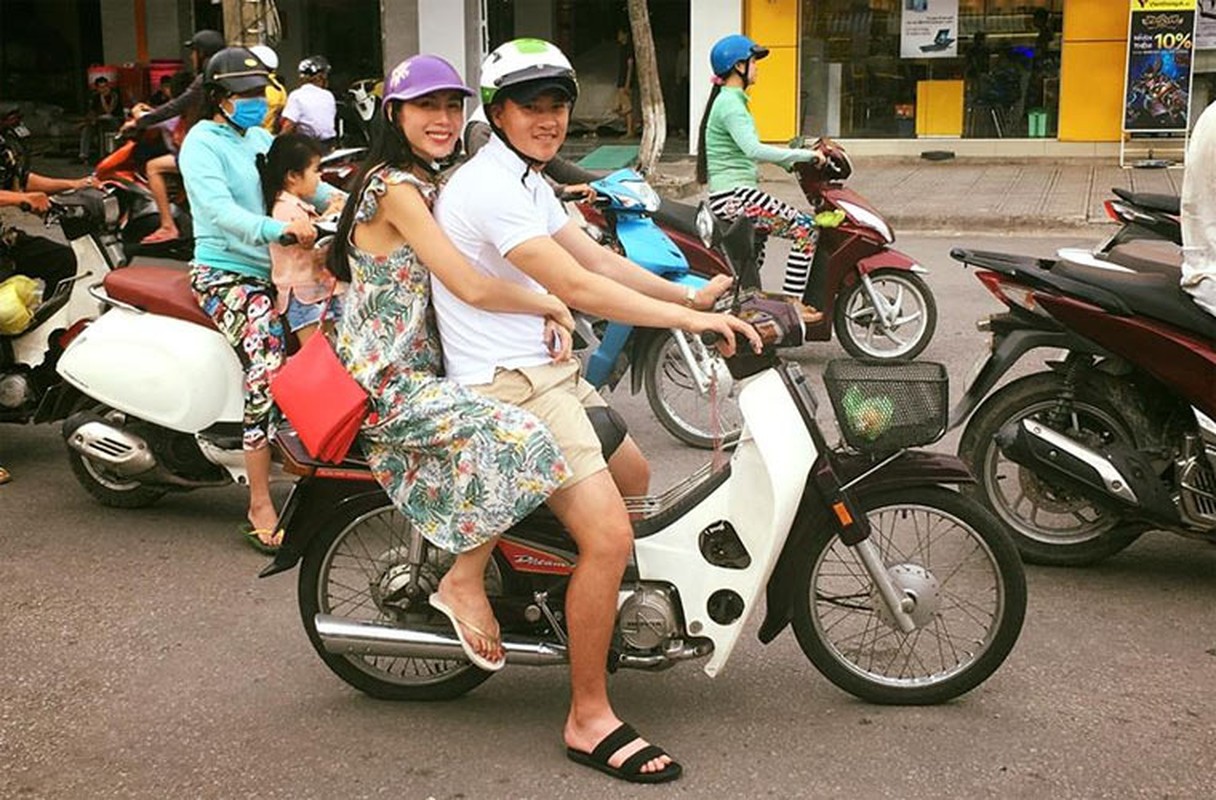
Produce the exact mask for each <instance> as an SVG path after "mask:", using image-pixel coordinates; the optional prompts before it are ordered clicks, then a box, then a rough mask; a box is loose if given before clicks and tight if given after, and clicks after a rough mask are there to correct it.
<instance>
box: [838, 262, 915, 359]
mask: <svg viewBox="0 0 1216 800" xmlns="http://www.w3.org/2000/svg"><path fill="white" fill-rule="evenodd" d="M870 279H871V280H872V281H884V280H890V281H896V282H899V283H902V284H904V285H905V286H906V287H908V288H909V289H910V290H912V291H914V292H916V294H918V295H919V296H920V299H921V305H922V307H923V310H924V314H925V321H924V327H923V328H922V329H921V331H920V333H919V335H918V336H917V338H916V340H915V341H913V342H912V344H911V346H909V347H907V348H902V349H895V350H892V351H886V350H877V349H873V348H867V347H866V346H865V345H864V344H863V343H861V342H859V341H858V340H857V338H856V337H855V335H854V331H853V330H852V329H851V328H850V326H849V325H850V319H849V308H850V306H852V305H853V304H854V302H855V299H854V298H858V297H860V298H861V299H862V301H863V302H864V303H865V304H866V305H869V304H870V303H869V298H868V297H866V296H865V287H864V286H863V285H862V283H861V281H860V280H859V281H857V282H855V283H854V284H853V285H852V286H849V287H848V288H846V289H845V290H844V291H842V292H841V293H840V294H839V295H838V296H837V297H836V305H835V307H834V308H833V311H832V327H833V328H834V329H835V333H836V339H837V341H839V342H840V346H841V347H843V348H844V349H845V352H846V353H848V354H849V355H851V356H852V357H853V358H864V359H879V360H888V359H889V360H901V361H902V360H905V359H912V358H916V357H917V356H918V355H920V354H921V353H922V352H923V351H924V349H925V348H926V347H928V346H929V342H930V341H932V340H933V334H934V332H935V331H936V330H937V301H936V300H935V299H934V297H933V292H932V291H930V289H929V285H928V284H927V283H925V281H924V279H923V278H921V276H920V275H917V274H916V273H914V272H909V271H907V270H902V269H879V270H875V271H874V272H872V273H870Z"/></svg>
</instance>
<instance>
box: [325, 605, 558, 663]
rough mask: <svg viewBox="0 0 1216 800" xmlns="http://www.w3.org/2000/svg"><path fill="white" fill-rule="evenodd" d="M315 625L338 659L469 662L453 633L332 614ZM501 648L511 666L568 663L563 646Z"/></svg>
mask: <svg viewBox="0 0 1216 800" xmlns="http://www.w3.org/2000/svg"><path fill="white" fill-rule="evenodd" d="M314 621H315V624H316V628H317V636H318V637H320V639H321V643H322V644H323V645H324V646H325V650H326V651H327V652H330V653H334V654H335V655H351V656H387V657H390V658H441V659H450V660H453V661H464V660H466V659H465V655H464V650H463V649H462V648H461V647H460V640H459V639H457V638H456V633H455V632H454V631H448V630H419V629H417V628H394V627H390V626H388V625H380V624H376V623H374V622H358V621H356V620H351V619H346V618H344V617H335V616H332V615H330V614H317V616H316V618H315V620H314ZM502 647H503V650H504V651H506V654H507V663H508V664H521V665H524V666H529V667H546V666H552V665H555V664H565V663H566V662H567V661H568V658H567V656H566V648H565V647H564V646H563V645H559V644H555V643H553V642H546V641H542V640H540V639H535V638H530V637H520V636H511V637H505V636H504V637H503V640H502Z"/></svg>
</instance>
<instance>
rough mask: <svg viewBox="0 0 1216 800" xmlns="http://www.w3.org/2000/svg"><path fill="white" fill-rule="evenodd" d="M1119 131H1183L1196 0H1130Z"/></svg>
mask: <svg viewBox="0 0 1216 800" xmlns="http://www.w3.org/2000/svg"><path fill="white" fill-rule="evenodd" d="M1128 24H1129V28H1128V37H1127V80H1126V84H1125V86H1126V87H1127V88H1126V91H1125V92H1124V104H1123V107H1124V111H1123V130H1124V131H1125V132H1129V133H1166V132H1170V131H1176V132H1180V133H1181V132H1185V131H1186V123H1187V116H1188V114H1189V112H1190V107H1191V55H1192V52H1193V44H1194V39H1193V37H1194V34H1195V0H1131V19H1130V20H1129V23H1128Z"/></svg>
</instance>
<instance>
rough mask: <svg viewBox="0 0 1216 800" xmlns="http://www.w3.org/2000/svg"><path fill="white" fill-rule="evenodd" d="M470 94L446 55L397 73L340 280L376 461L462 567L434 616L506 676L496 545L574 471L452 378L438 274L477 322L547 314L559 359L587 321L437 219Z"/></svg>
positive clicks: (526, 428)
mask: <svg viewBox="0 0 1216 800" xmlns="http://www.w3.org/2000/svg"><path fill="white" fill-rule="evenodd" d="M471 94H473V92H472V90H471V89H469V88H468V87H466V86H465V85H464V81H463V80H461V78H460V75H459V73H457V72H456V70H455V68H454V67H452V65H451V64H449V63H448V62H446V61H444V60H443V59H442V58H439V57H438V56H430V55H417V56H413V57H411V58H408V59H406V60H405V61H403V62H402V63H401V64H399V65H397V67H396V68H395V69H393V70H392V72H391V73H390V74H389V78H388V80H387V82H386V85H385V94H384V107H383V113H384V117H385V119H384V120H381V121H379V122H378V124H379V125H380V126H381V127H382V129H381V131H379V132H378V135H376V136H374V137H373V142H374V144H373V146H372V149H371V151H370V152H369V154H368V159H367V161H366V162H365V164H364V166H363V168H362V170H361V171H360V174H359V176H358V178H357V180H356V181H355V183H354V184H352V185H354V186H357V187H359V188H358V189H357V190H356V191H355V192H354V193H353V197H352V199H351V200H350V201H349V202H347V204H346V207H345V209H344V210H343V213H342V219H341V221H340V222H339V225H338V233H337V235H336V236H335V237H334V239H335V240H334V245H333V247H332V249H331V250H330V271H331V272H332V273H333V274H334V275H336V276H337V277H338V279H339V280H347V281H350V287H349V289H348V290H347V292H346V295H345V297H346V301H345V306H344V308H343V315H342V318H341V319H340V320H339V322H338V325H337V337H336V344H335V350H336V351H337V354H338V357H339V358H340V359H341V360H342V361H343V362H344V363H345V364H346V367H347V369H348V370H350V373H351V375H353V376H354V378H355V379H356V380H357V381H358V382H359V383H360V384H362V386H363V387H364V388H365V389H366V390H367V392H368V394H369V395H370V396H371V403H372V413H371V415H370V416H369V418H368V421H367V422H366V423H365V424H364V427H363V430H362V432H361V436H362V439H363V441H364V454H365V455H366V456H367V461H368V463H369V464H370V465H371V468H372V471H373V473H374V474H375V476H376V480H378V481H379V482H380V484H381V485H382V486H383V487H384V489H385V491H386V492H387V494H388V496H389V498H390V499H392V501H393V504H394V505H395V506H396V507H397V508H398V510H400V511H401V513H402V514H404V515H405V516H406V517H408V518H409V519H410V521H411V522H412V523H413V524H414V525H415V526H416V527H417V528H418V529H419V531H420V532H421V533H422V534H423V535H424V536H426V538H427V539H428V540H429V541H430V542H432V543H433V544H434V545H435V546H436V547H439V548H441V549H443V550H446V551H448V552H451V553H456V554H458V555H457V557H456V560H455V564H454V565H453V567H452V568H451V569H450V570H449V571H448V572H447V574H446V575H444V577H443V579H442V580H441V581H440V583H439V588H438V591H436V592H435V594H433V595H432V596H431V605H432V606H434V607H435V608H436V609H438V610H439V611H441V612H442V613H444V614H445V615H446V616H447V617H448V618H449V619H450V620H451V621H452V624H453V627H454V628H455V629H456V631H457V634H458V636H459V638H460V641H461V644H462V645H463V646H464V649H465V652H466V654H467V655H468V657H469V660H470V661H472V662H473V663H474V664H476V665H477V666H479V667H481V668H482V669H487V670H495V669H500V668H501V667H502V666H503V664H504V663H506V659H505V656H504V654H503V651H502V642H501V637H500V634H499V631H498V624H497V622H496V621H495V619H494V613H493V610H492V609H491V608H490V603H489V600H488V599H487V597H486V593H485V585H484V576H485V569H486V565H487V563H488V561H489V559H490V556H491V554H492V553H493V550H494V544H495V541H496V540H497V537H498V535H499V534H500V533H502V532H503V531H505V530H506V529H507V528H509V527H511V526H512V525H514V524H515V523H516V522H517V521H519V520H520V519H522V518H523V517H524V516H526V515H527V514H529V513H531V512H532V510H534V509H535V508H536V507H537V506H539V505H540V504H541V503H543V502H544V501H545V499H546V498H547V497H548V496H549V495H550V494H551V493H552V492H553V490H554V489H556V488H557V487H558V486H560V485H561V484H562V483H563V482H564V481H565V480H566V479H567V478H568V477H569V476H570V471H569V468H568V467H567V464H566V461H565V460H564V458H563V457H562V453H561V450H560V448H559V447H558V446H557V444H556V442H555V441H554V440H553V437H552V435H551V434H550V432H549V430H548V429H547V428H546V427H545V426H544V425H543V424H541V422H540V421H539V420H538V419H536V417H534V416H532V415H531V414H530V413H528V412H526V411H524V410H523V409H521V408H518V407H515V406H510V405H506V404H504V403H501V402H498V401H495V400H492V399H490V398H488V397H485V396H483V395H481V394H478V393H476V392H473V391H471V390H469V389H466V388H465V387H463V386H461V385H459V384H457V383H455V382H453V381H449V380H445V379H443V378H440V377H438V373H439V371H440V369H441V368H442V365H443V361H442V357H441V355H440V351H439V338H438V331H437V330H436V329H435V319H434V315H433V313H432V312H431V308H430V305H431V274H432V273H434V275H435V276H436V277H438V278H440V279H441V280H443V282H444V284H445V285H447V286H450V287H453V289H454V290H455V291H456V292H457V293H458V294H459V296H460V298H461V299H462V300H463V301H465V302H467V303H470V304H472V305H475V306H477V307H479V308H484V309H488V310H493V311H507V312H521V313H528V314H533V315H543V316H546V317H547V318H548V323H547V324H546V338H548V337H550V336H554V335H556V336H559V337H560V339H559V341H560V343H561V346H560V348H559V350H560V352H553V350H552V349H551V351H550V352H551V354H552V355H553V356H554V357H555V358H556V359H566V358H569V356H570V349H569V348H570V337H569V333H568V331H569V330H570V329H572V328H573V327H574V321H573V318H572V317H571V315H570V311H569V310H568V309H567V308H566V306H565V305H564V304H563V303H562V302H561V301H560V300H558V299H557V298H556V297H554V296H553V295H550V294H545V293H541V292H536V291H533V290H532V289H530V288H527V287H525V286H523V285H520V284H516V283H511V282H508V281H504V280H501V279H497V278H491V277H488V276H486V275H484V274H482V273H481V272H479V271H477V270H475V269H474V268H473V267H472V266H471V265H470V264H469V263H468V262H467V261H465V259H464V258H463V257H462V256H461V255H460V253H459V251H457V250H456V248H455V247H454V246H453V245H452V243H451V242H450V241H448V238H447V237H446V236H445V235H444V234H443V232H442V231H441V230H440V228H439V226H438V224H437V223H436V222H435V220H434V218H433V217H432V216H431V205H432V203H433V202H434V199H435V195H436V192H437V191H438V187H437V180H436V179H437V175H436V171H437V162H439V161H440V160H442V159H446V158H447V157H448V156H450V155H451V154H452V151H453V149H454V148H455V147H456V144H457V142H458V140H459V136H460V130H461V125H462V123H463V121H464V101H465V98H466V97H468V96H469V95H471ZM386 123H387V124H386Z"/></svg>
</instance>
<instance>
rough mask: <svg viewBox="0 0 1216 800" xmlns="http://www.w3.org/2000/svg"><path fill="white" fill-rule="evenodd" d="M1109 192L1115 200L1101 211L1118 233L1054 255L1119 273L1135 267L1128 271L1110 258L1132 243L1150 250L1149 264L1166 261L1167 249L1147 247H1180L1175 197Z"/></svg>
mask: <svg viewBox="0 0 1216 800" xmlns="http://www.w3.org/2000/svg"><path fill="white" fill-rule="evenodd" d="M1111 192H1113V193H1114V195H1115V198H1114V199H1108V200H1106V201H1105V202H1104V203H1103V207H1104V208H1105V209H1106V215H1107V216H1108V217H1110V218H1111V220H1112V221H1114V222H1117V223H1119V229H1118V230H1116V231H1115V232H1114V233H1113V234H1111V235H1110V236H1108V237H1107V238H1106V239H1104V240H1103V241H1102V242H1100V243H1099V244H1098V245H1097V246H1095V247H1091V248H1084V247H1064V248H1061V249H1060V250H1058V251H1056V256H1057V257H1058V258H1062V259H1066V260H1068V261H1072V262H1074V263H1079V264H1086V265H1088V266H1091V267H1099V268H1107V269H1118V268H1119V267H1120V266H1123V267H1125V268H1130V269H1132V270H1133V271H1135V270H1136V268H1137V265H1135V264H1133V265H1132V266H1131V267H1127V266H1126V265H1124V264H1122V262H1121V261H1120V260H1119V258H1118V257H1117V255H1118V254H1116V257H1115V258H1114V259H1112V257H1111V256H1112V253H1113V252H1114V251H1115V250H1116V249H1117V248H1118V249H1120V250H1121V251H1122V254H1123V255H1126V253H1127V250H1128V248H1127V245H1129V244H1133V243H1135V244H1136V245H1137V246H1145V247H1149V248H1152V255H1151V257H1150V258H1149V261H1150V262H1152V261H1156V260H1160V259H1161V258H1163V257H1164V258H1165V259H1166V260H1169V256H1168V252H1169V249H1168V247H1155V246H1154V245H1152V244H1147V243H1154V242H1155V243H1161V244H1162V245H1178V246H1180V245H1181V244H1182V207H1181V199H1180V198H1179V197H1178V195H1171V194H1151V193H1148V192H1130V191H1128V190H1126V189H1120V188H1118V187H1113V188H1112V189H1111ZM1141 252H1144V251H1143V250H1141ZM1163 253H1164V254H1165V255H1163ZM1140 266H1141V267H1142V268H1145V269H1148V270H1149V271H1153V270H1154V269H1155V267H1154V266H1152V265H1151V264H1145V265H1140Z"/></svg>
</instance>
